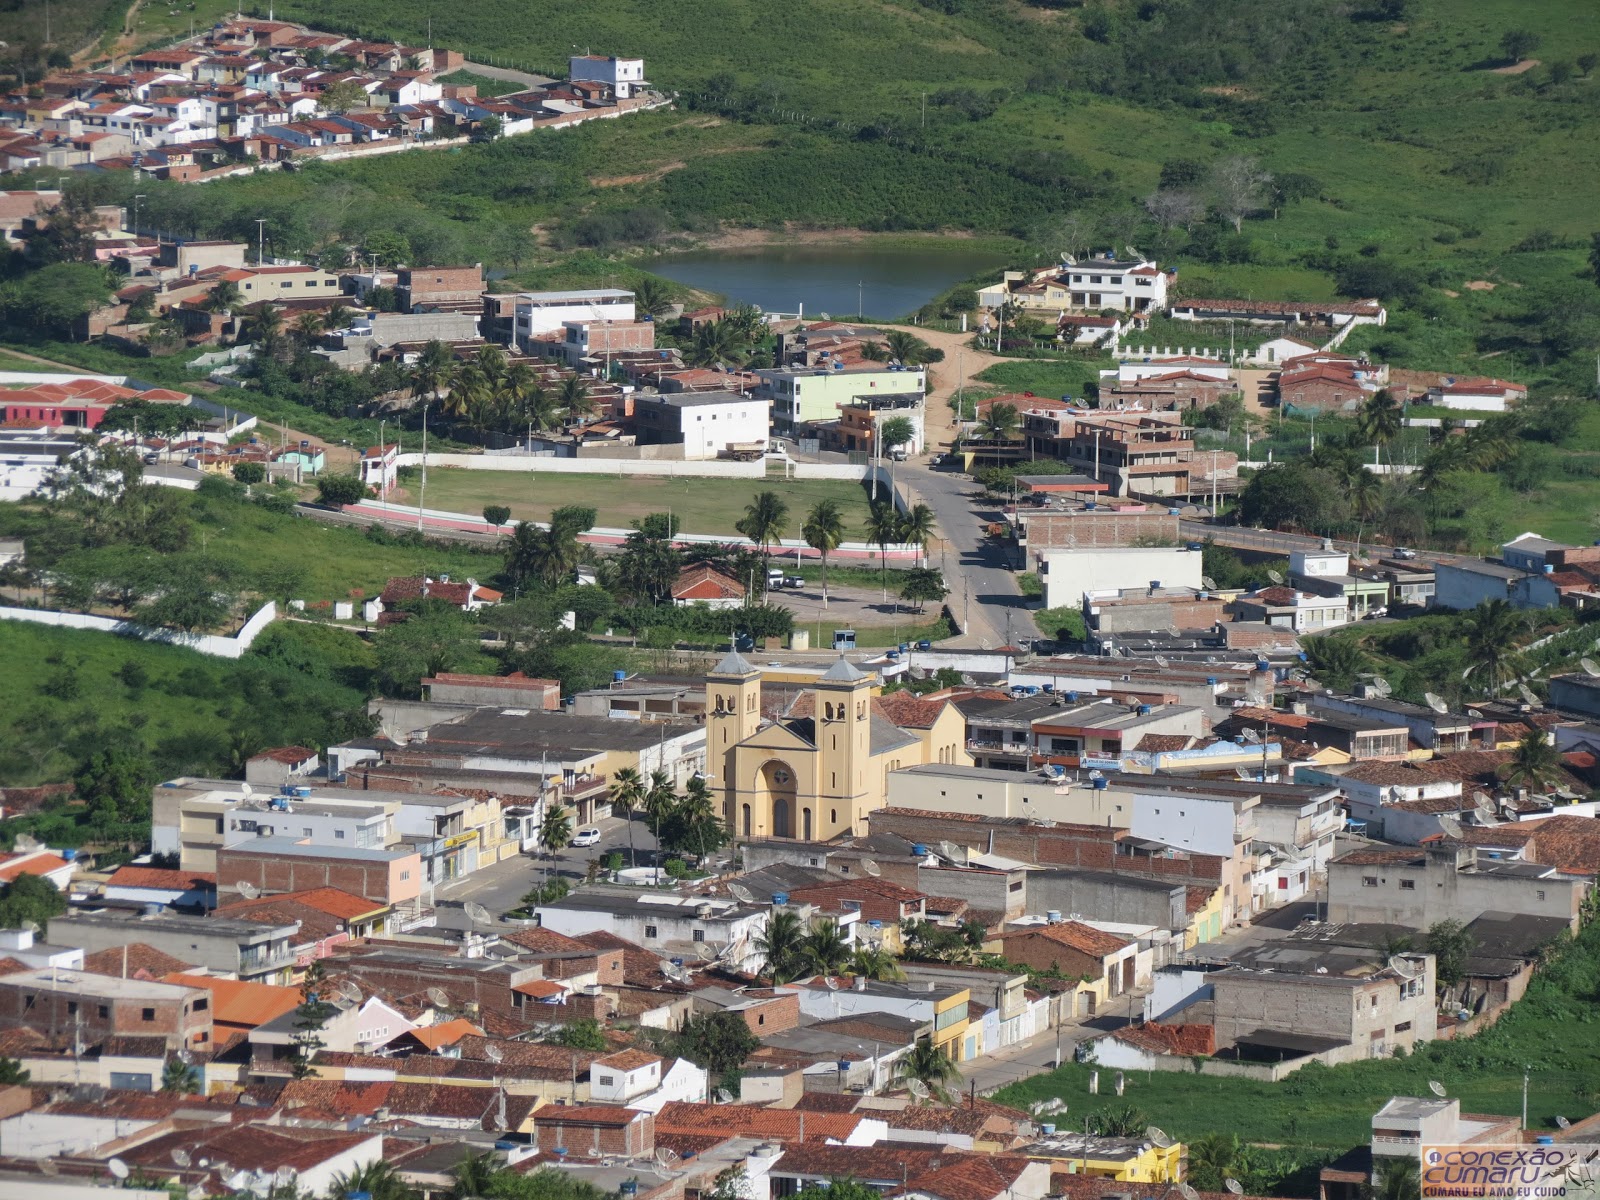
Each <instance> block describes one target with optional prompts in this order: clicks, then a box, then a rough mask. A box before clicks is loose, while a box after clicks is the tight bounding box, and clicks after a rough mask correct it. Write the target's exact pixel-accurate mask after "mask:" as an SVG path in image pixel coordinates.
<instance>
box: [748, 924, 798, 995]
mask: <svg viewBox="0 0 1600 1200" xmlns="http://www.w3.org/2000/svg"><path fill="white" fill-rule="evenodd" d="M805 932H806V931H805V926H804V925H803V924H802V923H801V920H800V915H799V914H798V913H793V912H789V911H788V910H787V909H780V910H778V911H776V912H773V913H771V914H769V915H768V917H767V926H766V928H765V929H763V930H762V931H761V934H760V935H759V936H758V937H757V938H756V943H755V945H756V950H757V951H758V952H759V953H760V954H761V957H762V958H763V959H765V960H766V975H767V977H768V978H770V979H771V980H772V982H773V985H774V986H776V985H778V984H780V983H788V982H789V981H790V980H791V979H794V978H796V977H797V976H798V975H800V974H801V973H802V972H803V971H804V970H805Z"/></svg>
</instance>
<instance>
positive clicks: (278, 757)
mask: <svg viewBox="0 0 1600 1200" xmlns="http://www.w3.org/2000/svg"><path fill="white" fill-rule="evenodd" d="M316 756H317V752H316V751H315V750H310V749H307V748H306V747H305V746H278V747H276V748H275V749H272V750H263V751H262V752H261V753H260V754H257V755H255V757H256V758H270V759H271V760H272V761H273V762H280V763H283V764H285V765H286V766H290V767H298V766H299V765H300V764H301V763H303V762H306V761H308V760H309V759H313V758H315V757H316Z"/></svg>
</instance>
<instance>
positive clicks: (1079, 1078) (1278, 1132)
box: [995, 922, 1600, 1151]
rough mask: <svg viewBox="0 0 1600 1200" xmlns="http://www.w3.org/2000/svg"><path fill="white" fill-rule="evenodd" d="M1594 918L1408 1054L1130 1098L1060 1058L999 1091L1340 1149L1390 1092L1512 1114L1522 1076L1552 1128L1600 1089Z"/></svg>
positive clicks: (1202, 1080) (1153, 1088) (1132, 1088)
mask: <svg viewBox="0 0 1600 1200" xmlns="http://www.w3.org/2000/svg"><path fill="white" fill-rule="evenodd" d="M1597 989H1600V924H1595V923H1593V922H1591V923H1590V924H1589V925H1587V926H1586V927H1585V929H1584V930H1583V932H1582V933H1581V934H1579V936H1578V937H1577V939H1576V940H1575V941H1568V942H1563V943H1561V944H1559V945H1558V946H1557V947H1556V948H1555V949H1554V950H1553V951H1552V952H1551V953H1550V955H1549V957H1548V961H1547V963H1546V965H1545V966H1544V967H1543V968H1542V969H1541V970H1540V972H1539V974H1538V976H1537V977H1536V978H1535V979H1534V981H1533V983H1532V984H1531V985H1530V987H1529V989H1528V994H1527V996H1526V997H1525V998H1524V999H1523V1000H1521V1001H1520V1002H1519V1003H1518V1004H1517V1005H1516V1007H1515V1008H1513V1009H1512V1010H1511V1011H1510V1012H1509V1013H1508V1014H1506V1016H1504V1017H1502V1018H1501V1019H1500V1021H1499V1022H1498V1023H1497V1024H1495V1025H1494V1026H1493V1027H1491V1028H1490V1029H1488V1030H1486V1031H1484V1032H1483V1033H1480V1034H1478V1035H1477V1036H1475V1037H1471V1038H1463V1039H1461V1040H1459V1041H1449V1042H1444V1041H1436V1042H1430V1043H1428V1044H1427V1045H1426V1046H1424V1047H1423V1048H1421V1049H1419V1050H1418V1051H1417V1052H1416V1053H1414V1054H1412V1055H1410V1056H1408V1057H1399V1058H1388V1059H1375V1060H1370V1061H1364V1062H1358V1063H1349V1064H1346V1065H1343V1066H1338V1067H1331V1068H1330V1067H1323V1066H1321V1065H1317V1064H1313V1065H1311V1066H1308V1067H1305V1068H1303V1069H1301V1070H1299V1071H1297V1072H1295V1073H1294V1074H1293V1075H1291V1076H1290V1077H1289V1078H1288V1079H1286V1080H1284V1081H1283V1082H1282V1083H1278V1084H1268V1083H1256V1082H1253V1081H1248V1080H1241V1079H1226V1078H1216V1077H1212V1076H1208V1075H1196V1074H1193V1073H1191V1072H1189V1071H1181V1072H1178V1071H1157V1072H1154V1073H1153V1074H1150V1073H1140V1072H1136V1071H1130V1072H1129V1073H1128V1077H1127V1094H1126V1098H1125V1099H1123V1100H1119V1099H1118V1098H1117V1097H1115V1096H1107V1095H1103V1094H1102V1095H1100V1096H1091V1095H1090V1094H1089V1087H1088V1085H1089V1073H1090V1071H1091V1070H1092V1069H1093V1068H1092V1067H1091V1066H1089V1065H1080V1064H1074V1065H1071V1066H1064V1067H1062V1068H1061V1069H1060V1070H1058V1071H1055V1072H1052V1073H1050V1074H1048V1075H1042V1076H1039V1077H1037V1078H1034V1079H1029V1080H1026V1081H1024V1082H1022V1083H1018V1084H1014V1085H1012V1086H1011V1087H1008V1088H1006V1089H1004V1090H1003V1091H1002V1092H1000V1093H999V1094H998V1095H997V1096H996V1097H995V1099H996V1100H998V1101H999V1102H1000V1103H1002V1104H1011V1105H1015V1106H1017V1107H1025V1106H1026V1105H1027V1104H1028V1103H1029V1102H1030V1101H1032V1100H1036V1099H1041V1098H1043V1097H1048V1096H1060V1097H1062V1098H1063V1099H1065V1100H1066V1101H1067V1102H1068V1103H1069V1104H1070V1105H1071V1111H1072V1112H1073V1114H1074V1120H1082V1119H1083V1118H1085V1117H1092V1116H1093V1115H1094V1114H1095V1113H1096V1112H1098V1111H1100V1110H1102V1109H1106V1108H1110V1107H1115V1106H1117V1105H1119V1104H1127V1103H1131V1104H1135V1105H1137V1106H1138V1107H1139V1108H1140V1109H1142V1110H1143V1111H1144V1112H1145V1114H1147V1116H1148V1118H1149V1120H1150V1121H1151V1122H1152V1123H1154V1124H1156V1125H1159V1126H1161V1128H1163V1129H1165V1130H1166V1131H1167V1132H1168V1133H1170V1134H1171V1135H1172V1136H1173V1137H1175V1138H1178V1139H1179V1140H1181V1141H1185V1142H1190V1143H1193V1142H1194V1141H1195V1140H1196V1139H1199V1138H1203V1137H1205V1136H1206V1135H1208V1134H1228V1133H1237V1134H1238V1135H1239V1137H1240V1138H1241V1140H1242V1141H1244V1142H1245V1143H1247V1144H1268V1145H1289V1146H1293V1147H1296V1148H1298V1149H1303V1150H1307V1149H1312V1148H1321V1149H1327V1150H1340V1151H1342V1150H1344V1149H1346V1148H1348V1147H1350V1146H1354V1145H1358V1144H1362V1143H1365V1142H1366V1141H1367V1139H1368V1137H1369V1136H1370V1134H1371V1119H1372V1114H1373V1113H1375V1112H1376V1111H1377V1110H1378V1109H1379V1108H1380V1107H1382V1105H1383V1104H1384V1102H1385V1101H1387V1100H1388V1099H1389V1097H1391V1096H1426V1095H1427V1094H1428V1081H1429V1080H1438V1081H1439V1082H1441V1083H1443V1084H1444V1086H1445V1087H1446V1088H1447V1089H1448V1090H1449V1093H1450V1095H1451V1096H1452V1097H1457V1098H1459V1099H1460V1101H1461V1107H1462V1110H1463V1111H1470V1112H1480V1113H1501V1114H1504V1115H1506V1116H1514V1115H1517V1114H1518V1113H1520V1112H1521V1107H1522V1075H1523V1071H1524V1070H1527V1071H1528V1072H1529V1075H1530V1085H1529V1089H1528V1119H1529V1123H1530V1125H1531V1127H1532V1128H1533V1129H1536V1130H1537V1129H1548V1128H1552V1127H1553V1125H1554V1121H1555V1117H1556V1115H1557V1114H1560V1115H1563V1116H1566V1117H1569V1118H1571V1119H1572V1120H1577V1119H1579V1118H1580V1117H1583V1116H1586V1115H1587V1114H1588V1113H1590V1112H1592V1111H1593V1110H1594V1109H1595V1106H1596V1102H1597V1101H1600V1092H1597V1091H1596V1089H1595V1080H1596V1078H1600V1074H1597V1072H1600V1042H1597V1041H1596V1040H1595V1039H1593V1038H1589V1037H1585V1036H1574V1030H1577V1029H1585V1028H1589V1027H1590V1026H1592V1025H1593V1024H1594V1023H1595V1022H1596V1021H1597V1020H1600V1000H1597V998H1596V997H1597V994H1600V991H1597Z"/></svg>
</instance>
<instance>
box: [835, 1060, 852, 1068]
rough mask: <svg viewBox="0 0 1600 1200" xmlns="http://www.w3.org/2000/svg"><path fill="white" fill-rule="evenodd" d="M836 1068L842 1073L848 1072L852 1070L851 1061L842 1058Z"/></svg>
mask: <svg viewBox="0 0 1600 1200" xmlns="http://www.w3.org/2000/svg"><path fill="white" fill-rule="evenodd" d="M834 1066H836V1067H838V1068H839V1070H841V1071H848V1070H849V1069H850V1060H849V1059H848V1058H841V1059H839V1061H838V1062H836V1063H835V1064H834Z"/></svg>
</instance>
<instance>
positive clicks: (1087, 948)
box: [1000, 921, 1133, 958]
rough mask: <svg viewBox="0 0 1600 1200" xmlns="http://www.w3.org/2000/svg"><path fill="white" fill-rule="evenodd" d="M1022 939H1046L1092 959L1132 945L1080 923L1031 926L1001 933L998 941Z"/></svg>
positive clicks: (1125, 940)
mask: <svg viewBox="0 0 1600 1200" xmlns="http://www.w3.org/2000/svg"><path fill="white" fill-rule="evenodd" d="M1024 937H1042V938H1048V939H1049V940H1050V941H1052V942H1056V943H1058V944H1060V945H1062V946H1066V947H1067V948H1068V949H1070V950H1076V951H1078V953H1080V954H1087V955H1090V956H1091V957H1094V958H1104V957H1105V956H1106V955H1107V954H1115V953H1116V952H1117V951H1118V950H1121V949H1124V948H1125V947H1127V946H1131V945H1133V943H1132V942H1130V941H1128V939H1127V938H1119V937H1118V936H1117V935H1116V934H1114V933H1107V932H1105V931H1104V930H1103V929H1096V928H1094V927H1093V926H1092V925H1085V924H1084V923H1083V922H1081V921H1059V922H1057V923H1056V924H1054V925H1033V926H1030V927H1028V928H1026V929H1013V930H1009V931H1008V932H1006V933H1002V934H1001V935H1000V940H1001V941H1007V940H1009V939H1011V938H1024Z"/></svg>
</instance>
